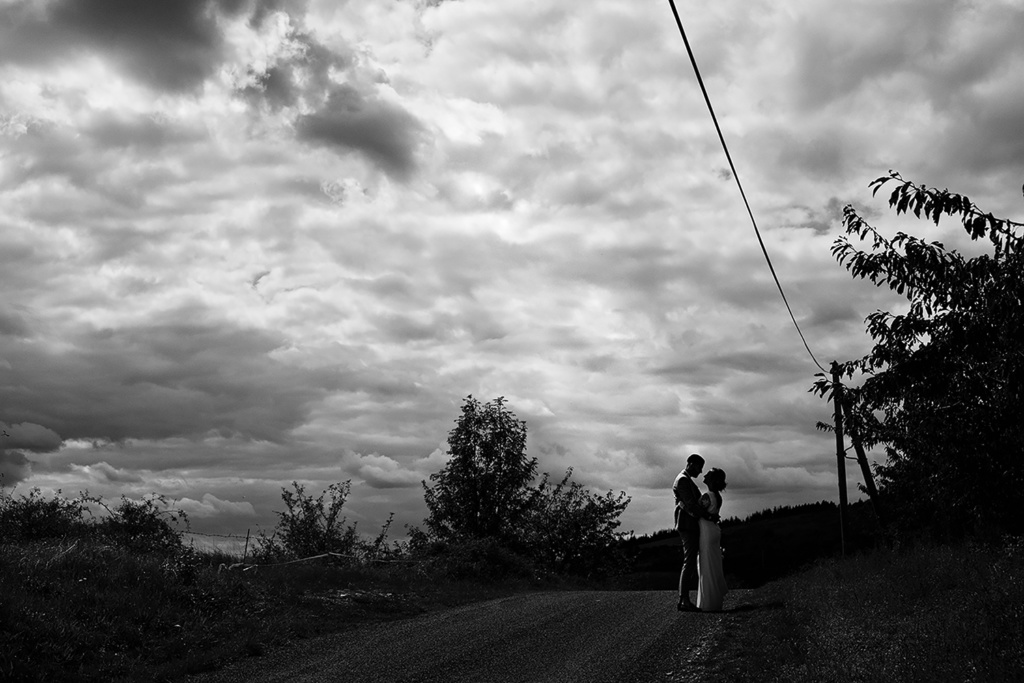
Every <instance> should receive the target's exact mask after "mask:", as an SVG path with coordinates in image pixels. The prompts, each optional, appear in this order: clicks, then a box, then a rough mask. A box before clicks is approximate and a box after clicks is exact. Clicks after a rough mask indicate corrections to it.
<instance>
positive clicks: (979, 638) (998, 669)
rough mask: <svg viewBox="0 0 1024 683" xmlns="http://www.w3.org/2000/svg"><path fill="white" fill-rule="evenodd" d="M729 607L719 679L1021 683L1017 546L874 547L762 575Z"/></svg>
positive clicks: (1021, 566)
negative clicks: (768, 578)
mask: <svg viewBox="0 0 1024 683" xmlns="http://www.w3.org/2000/svg"><path fill="white" fill-rule="evenodd" d="M755 602H756V604H751V605H746V606H741V607H740V608H739V609H738V610H737V611H734V612H731V613H728V614H726V615H725V616H724V623H723V624H722V626H723V628H721V629H720V630H719V631H718V633H719V636H718V639H717V641H718V642H717V645H716V647H715V648H714V649H713V650H712V652H713V654H712V655H711V661H709V662H708V663H707V666H708V668H709V671H710V672H711V673H710V680H722V681H807V682H810V681H814V682H819V681H820V682H829V681H836V682H839V681H842V682H844V683H846V682H854V681H864V682H868V681H872V682H873V681H901V682H902V681H928V682H936V681H958V682H961V681H979V682H982V681H983V682H985V683H995V682H1002V681H1022V680H1024V544H1021V542H1020V541H1017V542H1015V543H1009V544H1006V545H1003V546H1001V547H999V548H994V547H990V546H989V547H985V546H978V545H969V544H967V545H959V546H942V547H916V548H911V549H904V550H901V551H894V550H884V551H883V550H877V551H874V552H872V553H870V554H865V555H857V556H854V557H848V558H846V559H835V560H829V561H824V562H821V563H819V564H817V565H816V566H814V567H813V568H811V569H809V570H808V571H805V572H803V573H801V574H798V575H794V576H791V577H787V578H785V579H782V580H780V581H777V582H774V583H771V584H768V585H767V586H765V587H763V588H762V589H760V590H759V591H758V593H757V600H756V601H755Z"/></svg>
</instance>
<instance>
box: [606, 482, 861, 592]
mask: <svg viewBox="0 0 1024 683" xmlns="http://www.w3.org/2000/svg"><path fill="white" fill-rule="evenodd" d="M721 526H722V549H723V556H722V557H723V564H724V567H725V573H726V578H727V579H728V583H729V586H730V587H732V588H757V587H759V586H762V585H764V584H765V583H767V582H769V581H773V580H775V579H778V578H781V577H783V576H786V575H787V574H791V573H793V572H795V571H798V570H800V569H804V568H806V567H808V566H810V565H811V564H813V563H814V562H816V561H818V560H820V559H822V558H825V557H832V556H834V555H837V554H839V553H840V552H841V551H842V545H841V543H840V527H839V506H838V505H836V504H835V503H833V502H830V501H821V502H819V503H809V504H807V505H795V506H789V505H785V506H778V507H774V508H770V509H767V510H762V511H760V512H755V513H753V514H751V515H748V516H747V517H745V518H743V519H738V518H735V517H733V518H729V519H725V520H722V525H721ZM848 526H849V528H848V536H847V539H846V551H847V552H853V551H854V550H855V549H860V550H866V549H868V548H871V547H873V546H874V544H875V543H876V539H877V534H876V531H877V528H878V526H877V520H876V519H875V517H874V514H873V512H872V510H871V507H870V505H869V504H868V503H867V502H859V503H855V504H853V505H851V506H850V510H849V520H848ZM622 546H623V550H624V551H625V552H626V553H627V555H628V556H629V557H630V558H631V560H632V561H631V564H630V567H631V570H630V571H629V572H628V573H626V574H624V575H622V576H621V577H619V581H620V582H621V583H622V584H623V585H625V586H627V587H629V588H635V589H645V590H676V589H677V588H678V584H679V569H680V566H681V563H682V555H681V552H682V551H681V546H680V542H679V535H678V534H677V533H676V531H675V529H664V530H662V531H657V532H655V533H653V534H645V535H643V536H637V537H634V538H629V539H625V540H623V542H622Z"/></svg>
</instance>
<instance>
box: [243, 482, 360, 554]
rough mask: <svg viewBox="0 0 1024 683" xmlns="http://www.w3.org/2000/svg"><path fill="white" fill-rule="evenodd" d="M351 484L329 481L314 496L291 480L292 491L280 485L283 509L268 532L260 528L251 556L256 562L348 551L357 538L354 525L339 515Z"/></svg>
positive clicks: (354, 545) (355, 543) (354, 546)
mask: <svg viewBox="0 0 1024 683" xmlns="http://www.w3.org/2000/svg"><path fill="white" fill-rule="evenodd" d="M351 486H352V484H351V482H350V481H345V482H339V483H336V484H331V485H330V486H328V487H327V489H326V490H325V491H324V492H323V493H321V494H320V495H319V496H317V497H316V498H313V497H312V496H310V495H308V494H307V493H306V489H305V487H304V486H303V485H302V484H299V483H298V482H295V481H293V482H292V487H293V488H294V491H289V490H288V489H286V488H282V489H281V499H282V500H283V501H284V505H285V509H284V510H283V511H279V512H277V513H276V514H277V516H278V518H279V519H278V522H277V526H276V527H275V528H274V531H273V532H272V533H271V534H270V535H269V536H268V535H267V534H266V533H264V532H262V531H261V532H260V534H259V536H258V538H257V540H256V550H255V552H254V557H255V558H256V559H257V560H258V561H260V562H273V561H278V560H286V559H298V558H304V557H313V556H315V555H322V554H324V553H328V552H330V553H339V554H351V553H352V551H353V550H354V549H355V548H356V545H357V541H358V537H357V536H356V527H355V525H352V526H345V518H344V517H342V516H341V510H342V508H343V507H344V505H345V501H346V499H347V498H348V494H349V491H350V490H351Z"/></svg>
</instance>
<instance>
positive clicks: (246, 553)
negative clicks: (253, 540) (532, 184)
mask: <svg viewBox="0 0 1024 683" xmlns="http://www.w3.org/2000/svg"><path fill="white" fill-rule="evenodd" d="M248 555H249V530H248V529H246V530H245V550H243V551H242V562H245V558H246V557H248Z"/></svg>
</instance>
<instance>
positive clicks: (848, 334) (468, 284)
mask: <svg viewBox="0 0 1024 683" xmlns="http://www.w3.org/2000/svg"><path fill="white" fill-rule="evenodd" d="M678 6H679V9H680V12H681V14H682V17H683V21H684V24H685V26H686V30H687V34H688V36H689V38H690V41H691V44H692V45H693V48H694V50H695V52H696V55H697V58H698V61H699V64H700V66H701V70H702V72H703V75H704V78H705V81H706V84H707V87H708V89H709V91H710V94H711V97H712V100H713V102H714V105H715V108H716V111H717V113H718V115H719V118H720V120H721V122H722V126H723V129H724V133H725V135H726V138H727V140H728V142H729V145H730V150H731V152H732V155H733V159H734V161H735V162H736V165H737V169H738V172H739V174H740V178H741V180H742V181H743V183H744V186H745V189H746V191H747V194H748V197H749V198H750V201H751V205H752V208H753V211H754V213H755V215H756V216H757V219H758V223H759V225H760V227H761V229H762V233H763V236H764V240H765V243H766V245H767V248H768V250H769V252H770V254H771V256H772V260H773V262H774V264H775V267H776V269H777V272H778V274H779V277H780V278H781V280H782V283H783V286H784V287H785V289H786V293H787V295H788V297H789V299H790V302H791V304H792V306H793V310H794V313H795V315H796V317H797V319H798V320H799V322H800V325H801V328H802V329H803V331H804V333H805V335H806V337H807V341H808V343H809V345H810V347H811V349H812V350H813V352H814V354H815V356H816V357H817V358H818V359H819V360H820V361H821V362H822V363H823V364H826V365H827V363H828V362H829V361H831V360H832V359H841V360H842V359H848V358H852V357H857V356H860V355H863V354H864V353H866V352H867V351H868V349H869V348H870V343H869V339H868V338H867V337H866V335H865V333H864V324H863V319H864V317H865V316H866V315H868V314H869V313H871V312H873V311H874V310H876V309H878V308H883V309H886V310H890V309H892V308H893V307H894V306H897V305H898V302H897V301H896V300H895V299H893V298H892V297H891V296H890V295H889V294H888V293H886V292H880V291H878V290H876V289H874V288H873V287H872V286H870V285H869V284H866V283H864V282H861V281H854V280H852V279H851V278H850V277H849V275H848V274H847V273H846V271H844V270H843V269H842V268H841V267H840V266H838V265H837V264H836V263H835V262H834V260H833V259H832V257H831V255H830V251H829V249H830V246H831V244H832V242H833V240H834V239H835V238H836V236H837V235H838V234H840V226H839V222H838V219H839V218H840V216H841V211H842V207H843V206H844V205H846V204H849V203H852V204H854V205H856V206H858V207H860V208H861V209H862V211H863V212H864V213H865V215H867V216H871V217H872V220H873V221H875V223H876V224H878V225H880V226H885V227H886V229H897V228H899V227H908V226H906V225H903V224H901V223H897V222H895V221H894V220H892V219H891V218H890V217H889V216H888V212H887V211H886V207H885V203H884V200H883V198H882V197H881V196H880V197H878V198H875V199H873V198H872V197H871V195H870V191H869V190H868V188H867V184H868V182H870V181H871V180H873V179H874V178H876V177H878V176H880V175H884V174H885V173H886V172H887V171H888V170H889V169H897V170H899V171H901V172H902V173H903V175H904V176H905V177H907V178H911V179H914V180H916V181H918V182H923V183H926V184H928V185H930V186H937V187H940V188H942V187H949V188H950V189H952V190H955V191H959V192H964V193H967V194H968V195H970V196H971V197H972V198H973V199H974V200H975V201H977V202H978V203H979V204H981V205H982V207H983V208H985V209H987V210H991V211H993V212H995V213H996V214H997V215H1003V216H1005V217H1008V218H1015V219H1017V220H1020V219H1021V214H1022V213H1024V211H1022V209H1024V206H1022V202H1021V194H1020V193H1021V189H1020V188H1021V183H1022V182H1024V41H1021V39H1020V36H1021V34H1022V32H1024V3H1021V2H1020V1H1019V0H984V1H980V0H979V1H968V0H962V1H960V0H900V1H899V2H893V1H892V0H852V1H851V2H845V3H835V2H831V1H830V0H792V1H790V2H786V3H778V2H773V1H770V0H742V1H741V0H714V1H713V2H712V1H710V0H680V1H679V2H678ZM909 227H910V228H912V229H913V230H914V231H915V232H917V233H918V234H921V235H923V236H926V237H928V238H929V239H939V240H943V241H945V242H946V244H947V245H949V246H955V245H958V244H962V242H963V240H962V239H961V237H960V236H959V234H958V233H957V230H956V226H953V225H946V224H943V225H942V226H939V227H938V228H935V227H934V226H928V225H925V224H923V223H921V224H910V226H909ZM968 247H969V245H968ZM817 371H818V369H817V368H816V367H815V365H814V363H813V361H812V360H811V358H810V356H809V355H808V354H807V352H806V351H805V350H804V348H803V346H802V344H801V342H800V338H799V336H798V335H797V333H796V330H795V329H794V326H793V324H792V322H791V321H790V319H789V317H788V314H787V313H786V310H785V306H784V304H783V303H782V300H781V298H780V297H779V294H778V292H777V290H776V289H775V284H774V282H773V281H772V279H771V275H770V272H769V271H768V268H767V266H766V264H765V262H764V258H763V256H762V254H761V251H760V248H759V247H758V244H757V240H756V237H755V234H754V232H753V229H752V227H751V225H750V222H749V219H748V218H747V215H746V212H745V209H744V208H743V204H742V201H741V199H740V196H739V193H738V191H737V189H736V185H735V183H734V181H733V179H732V177H731V175H730V173H729V171H728V170H727V162H726V160H725V157H724V154H723V152H722V149H721V147H720V145H719V142H718V139H717V136H716V135H715V132H714V128H713V124H712V123H711V120H710V117H709V115H708V112H707V109H706V108H705V105H704V101H703V99H702V97H701V94H700V91H699V88H698V87H697V84H696V80H695V78H694V75H693V72H692V69H691V67H690V65H689V61H688V59H687V57H686V53H685V49H684V47H683V44H682V42H681V40H680V37H679V34H678V32H677V29H676V26H675V23H674V20H673V17H672V13H671V10H670V7H669V5H668V3H667V2H665V1H655V0H593V1H592V2H588V3H579V2H573V1H570V0H545V1H543V2H542V1H533V0H525V1H523V2H501V3H499V2H485V1H483V0H452V1H449V2H440V1H438V0H426V1H425V0H349V1H347V2H345V1H339V0H150V1H148V2H136V1H134V0H0V423H2V425H0V426H3V428H4V429H5V430H6V432H7V434H8V435H9V436H6V437H2V440H0V471H2V472H3V474H4V477H5V478H4V484H5V486H7V487H8V488H9V487H11V486H16V489H15V490H16V491H20V492H27V490H28V489H29V488H31V487H33V486H38V487H40V488H41V489H43V490H44V491H52V490H55V489H58V488H59V489H63V491H64V492H65V493H74V492H77V491H81V490H88V491H89V492H91V493H93V494H96V495H103V496H107V497H110V498H112V499H116V498H117V497H119V496H120V495H127V496H129V497H135V498H137V497H140V496H142V495H144V494H148V493H160V494H163V495H165V496H167V497H168V499H169V500H172V501H174V505H175V506H176V507H178V508H181V509H184V510H186V511H187V512H188V513H189V514H190V516H191V519H192V526H193V528H194V529H196V530H199V531H205V532H210V533H241V534H244V533H245V530H246V529H252V530H253V531H254V532H255V531H256V530H257V529H259V528H262V529H268V528H270V527H272V526H273V523H274V520H275V517H274V514H273V511H274V510H277V509H281V504H280V502H281V501H280V490H281V487H282V486H285V485H287V484H288V483H289V482H290V481H292V480H298V481H299V482H302V483H304V484H306V485H307V487H309V489H310V490H312V491H313V492H319V491H320V490H322V489H323V487H324V486H326V485H327V484H329V483H331V482H336V481H344V480H351V481H352V495H351V497H350V500H349V503H348V505H347V506H346V507H347V510H348V518H349V521H358V523H359V528H360V529H361V530H363V531H364V532H366V533H372V532H374V531H376V530H377V529H378V528H379V525H380V524H381V522H383V520H384V519H385V518H386V516H387V514H388V513H389V512H391V511H394V512H395V514H396V525H395V527H394V529H395V530H396V531H397V535H399V536H401V535H402V534H403V533H404V531H403V530H402V527H403V526H404V525H405V524H418V523H420V521H421V520H422V519H423V516H424V514H425V507H424V505H423V500H422V490H421V487H420V482H421V481H422V480H424V479H426V478H427V477H428V476H429V475H430V474H431V473H432V472H436V471H437V470H438V469H440V468H441V466H442V465H443V464H444V462H445V439H446V436H447V433H448V431H449V430H450V429H451V427H452V426H453V424H454V420H455V418H456V417H457V416H458V414H459V408H460V405H461V403H462V399H463V398H464V397H465V396H467V395H470V394H472V395H473V396H475V397H478V398H480V399H481V400H489V399H491V398H494V397H497V396H505V397H506V398H507V400H508V405H509V407H510V408H511V409H512V410H513V411H515V412H516V414H517V415H518V416H519V417H520V418H522V419H524V420H525V421H526V422H527V426H528V429H529V451H530V455H532V456H535V457H537V458H538V459H539V461H540V470H541V471H547V472H551V473H552V475H555V476H557V475H559V474H560V473H562V472H564V470H565V469H566V468H567V467H570V466H571V467H573V468H574V471H575V475H574V476H575V478H576V479H577V480H578V481H580V482H582V483H584V484H586V485H588V486H591V487H593V488H595V489H598V490H602V491H606V490H609V489H614V490H615V491H619V490H625V491H626V492H627V493H628V494H629V495H630V496H632V499H633V502H632V504H631V505H630V507H629V509H628V511H627V512H626V514H625V515H624V518H623V519H624V529H633V530H635V531H636V532H638V533H643V532H650V531H654V530H657V529H661V528H665V527H667V526H669V525H670V523H671V518H672V512H671V509H672V499H671V493H670V492H669V486H670V485H671V481H672V479H673V477H674V476H675V474H676V473H677V472H678V471H679V469H680V468H681V466H682V464H683V460H684V458H685V456H686V455H687V454H689V453H691V452H694V451H697V452H700V453H702V454H704V455H705V457H706V458H707V459H708V461H709V464H711V465H716V466H720V467H722V468H724V469H725V470H726V472H727V474H728V479H729V488H728V490H727V492H726V494H727V497H726V506H727V507H726V508H725V510H724V512H725V514H727V515H730V514H733V515H740V516H742V515H744V514H747V513H750V512H753V511H755V510H759V509H762V508H764V507H766V506H774V505H787V504H797V503H804V502H810V501H817V500H821V499H832V500H835V499H837V487H836V477H835V454H834V439H833V437H832V436H831V435H829V434H822V433H819V432H817V431H816V430H815V423H816V422H817V421H819V420H829V419H830V410H829V408H828V406H827V405H825V404H824V403H823V402H822V401H821V400H820V399H818V398H816V397H814V396H813V395H811V394H809V393H808V388H809V387H810V385H811V383H812V382H813V380H814V373H815V372H817ZM854 474H855V471H854V470H850V482H849V485H850V490H851V495H852V496H854V497H856V495H857V494H856V490H855V488H854V485H855V482H856V478H855V477H854Z"/></svg>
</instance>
